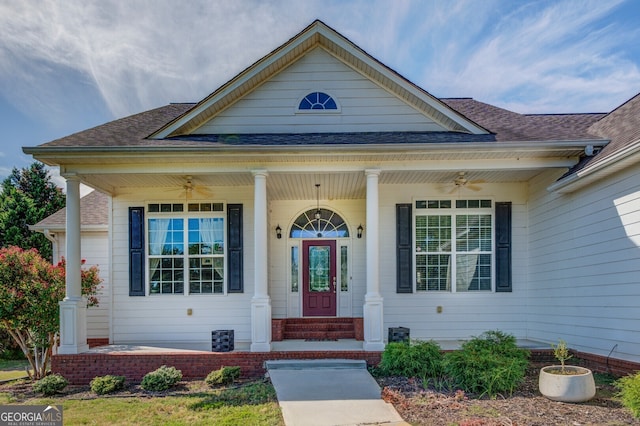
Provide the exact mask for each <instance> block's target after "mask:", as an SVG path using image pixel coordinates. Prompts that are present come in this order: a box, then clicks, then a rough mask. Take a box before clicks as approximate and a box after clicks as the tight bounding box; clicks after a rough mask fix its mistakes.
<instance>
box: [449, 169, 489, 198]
mask: <svg viewBox="0 0 640 426" xmlns="http://www.w3.org/2000/svg"><path fill="white" fill-rule="evenodd" d="M479 183H484V180H469V179H467V177H466V173H465V172H458V175H457V176H456V177H455V179H453V185H454V186H453V188H452V189H451V191H449V193H450V194H451V193H453V192H455V191H457V190H460V189H462V188H466V189H470V190H472V191H480V190H481V189H482V188H481V187H480V186H478V184H479Z"/></svg>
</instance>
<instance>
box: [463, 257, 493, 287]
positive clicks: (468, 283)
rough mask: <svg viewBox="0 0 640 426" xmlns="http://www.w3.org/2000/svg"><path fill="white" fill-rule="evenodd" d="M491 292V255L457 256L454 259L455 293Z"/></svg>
mask: <svg viewBox="0 0 640 426" xmlns="http://www.w3.org/2000/svg"><path fill="white" fill-rule="evenodd" d="M479 290H486V291H489V290H491V255H489V254H464V255H461V254H459V255H458V256H457V258H456V291H479Z"/></svg>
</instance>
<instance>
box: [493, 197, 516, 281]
mask: <svg viewBox="0 0 640 426" xmlns="http://www.w3.org/2000/svg"><path fill="white" fill-rule="evenodd" d="M510 291H512V283H511V203H510V202H502V203H496V292H510Z"/></svg>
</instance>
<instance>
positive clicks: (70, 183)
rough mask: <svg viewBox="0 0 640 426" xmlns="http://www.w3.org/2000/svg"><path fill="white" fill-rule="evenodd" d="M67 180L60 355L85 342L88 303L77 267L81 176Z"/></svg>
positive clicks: (74, 351) (84, 348)
mask: <svg viewBox="0 0 640 426" xmlns="http://www.w3.org/2000/svg"><path fill="white" fill-rule="evenodd" d="M64 177H65V179H66V181H67V206H66V211H67V222H66V226H67V229H66V231H67V232H66V250H67V253H66V256H65V260H66V263H67V265H66V277H65V285H66V291H65V298H64V300H62V302H60V347H59V348H58V353H59V354H79V353H82V352H85V351H87V350H88V349H89V346H88V345H87V320H86V318H87V302H86V301H85V300H84V298H83V297H82V286H81V275H80V268H81V265H82V258H81V254H80V179H78V177H77V176H75V175H66V176H64Z"/></svg>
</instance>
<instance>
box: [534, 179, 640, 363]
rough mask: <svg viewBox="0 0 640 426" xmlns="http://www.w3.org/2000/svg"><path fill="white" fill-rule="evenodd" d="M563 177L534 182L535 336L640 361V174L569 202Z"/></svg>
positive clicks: (572, 196)
mask: <svg viewBox="0 0 640 426" xmlns="http://www.w3.org/2000/svg"><path fill="white" fill-rule="evenodd" d="M557 177H558V176H557V175H553V174H547V175H544V176H541V177H539V178H538V179H535V180H534V181H533V182H532V183H531V188H532V189H531V191H532V200H531V206H532V207H531V213H530V221H531V222H530V225H531V227H530V229H531V251H530V254H531V259H530V265H531V287H530V293H529V300H530V309H529V337H530V338H532V339H537V340H544V341H549V342H557V340H558V339H564V340H566V341H567V343H568V344H569V346H570V347H572V348H575V349H578V350H581V351H585V352H590V353H594V354H599V355H604V356H607V355H609V353H611V356H612V357H614V358H621V359H626V360H631V361H635V362H639V361H640V355H639V354H640V309H639V308H640V241H639V239H640V231H639V226H640V173H639V172H638V171H637V170H635V171H633V170H627V171H624V172H621V173H618V174H616V175H613V176H612V177H609V178H607V179H605V180H603V181H601V182H598V183H596V184H593V185H591V186H590V187H589V188H586V189H583V190H580V191H578V192H576V193H573V194H567V195H561V194H553V193H549V192H547V191H546V187H547V186H548V185H549V184H551V183H553V182H554V181H555V179H556V178H557ZM614 348H615V349H614Z"/></svg>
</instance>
